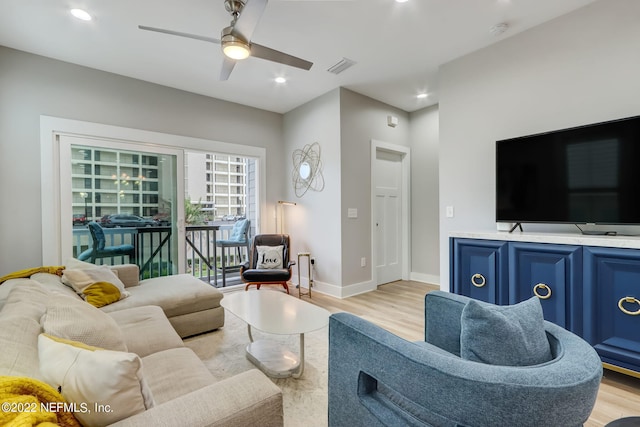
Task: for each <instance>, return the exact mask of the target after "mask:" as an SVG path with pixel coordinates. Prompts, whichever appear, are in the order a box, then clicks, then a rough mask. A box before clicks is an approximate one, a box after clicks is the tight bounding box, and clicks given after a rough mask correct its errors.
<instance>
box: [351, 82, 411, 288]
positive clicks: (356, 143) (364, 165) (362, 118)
mask: <svg viewBox="0 0 640 427" xmlns="http://www.w3.org/2000/svg"><path fill="white" fill-rule="evenodd" d="M388 115H393V116H396V117H397V118H398V126H397V127H395V128H392V127H390V126H388V125H387V116H388ZM340 135H341V153H342V165H341V171H342V185H341V189H342V194H341V210H340V218H341V221H342V266H343V268H342V286H343V287H345V286H350V285H357V284H360V283H366V282H368V281H370V280H371V277H372V276H371V269H372V268H375V267H374V264H375V263H374V260H372V259H371V221H372V219H371V218H372V214H373V212H372V206H371V140H372V139H375V140H378V141H383V142H387V143H391V144H397V145H402V146H409V114H408V113H407V112H405V111H402V110H399V109H397V108H394V107H392V106H390V105H388V104H385V103H382V102H380V101H376V100H374V99H371V98H369V97H366V96H364V95H360V94H358V93H355V92H352V91H350V90H347V89H341V91H340ZM348 208H357V209H358V218H357V219H352V218H347V209H348ZM362 257H366V258H367V266H366V267H365V268H363V267H360V258H362Z"/></svg>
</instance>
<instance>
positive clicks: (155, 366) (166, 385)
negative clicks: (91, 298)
mask: <svg viewBox="0 0 640 427" xmlns="http://www.w3.org/2000/svg"><path fill="white" fill-rule="evenodd" d="M142 361H143V363H144V370H145V374H146V375H147V379H148V383H149V387H150V388H151V391H152V392H153V398H154V399H155V402H156V404H158V405H159V404H162V403H164V402H167V401H169V400H173V399H175V398H176V397H178V396H182V395H184V394H187V393H190V392H192V391H195V390H198V389H201V388H203V387H206V386H208V385H209V384H212V383H214V382H215V381H214V378H213V375H211V372H209V370H208V369H207V368H206V367H205V365H204V363H202V361H201V360H200V359H199V358H198V356H196V354H195V353H194V352H193V351H192V350H191V349H190V348H186V347H183V348H174V349H169V350H165V351H160V352H158V353H154V354H151V355H149V356H146V357H143V358H142Z"/></svg>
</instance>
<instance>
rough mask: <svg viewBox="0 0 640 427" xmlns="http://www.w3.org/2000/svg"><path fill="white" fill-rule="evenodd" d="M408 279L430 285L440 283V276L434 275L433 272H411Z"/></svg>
mask: <svg viewBox="0 0 640 427" xmlns="http://www.w3.org/2000/svg"><path fill="white" fill-rule="evenodd" d="M409 280H413V281H416V282H423V283H428V284H430V285H440V276H436V275H434V274H424V273H415V272H411V274H409Z"/></svg>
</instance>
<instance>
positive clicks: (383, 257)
mask: <svg viewBox="0 0 640 427" xmlns="http://www.w3.org/2000/svg"><path fill="white" fill-rule="evenodd" d="M374 179H375V200H376V201H375V221H376V222H375V225H376V273H377V279H378V280H377V282H378V283H377V284H378V285H381V284H383V283H389V282H394V281H396V280H400V279H402V157H401V155H400V154H398V153H391V152H388V151H382V150H378V151H377V153H376V161H375V175H374Z"/></svg>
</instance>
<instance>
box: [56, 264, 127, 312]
mask: <svg viewBox="0 0 640 427" xmlns="http://www.w3.org/2000/svg"><path fill="white" fill-rule="evenodd" d="M62 283H64V284H65V285H68V286H71V287H72V288H73V290H74V291H76V292H77V293H78V295H80V296H82V298H84V299H85V300H86V301H87V302H88V303H89V304H91V305H94V306H96V307H102V306H105V305H107V304H111V303H113V302H116V301H118V300H120V299H123V298H126V297H128V296H129V293H128V292H127V291H125V289H124V283H122V282H121V281H120V279H118V276H117V275H116V273H114V272H113V271H112V270H111V269H110V268H109V267H108V266H106V265H104V266H100V267H96V268H87V269H73V268H71V269H69V268H68V269H65V270H64V272H63V274H62Z"/></svg>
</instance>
